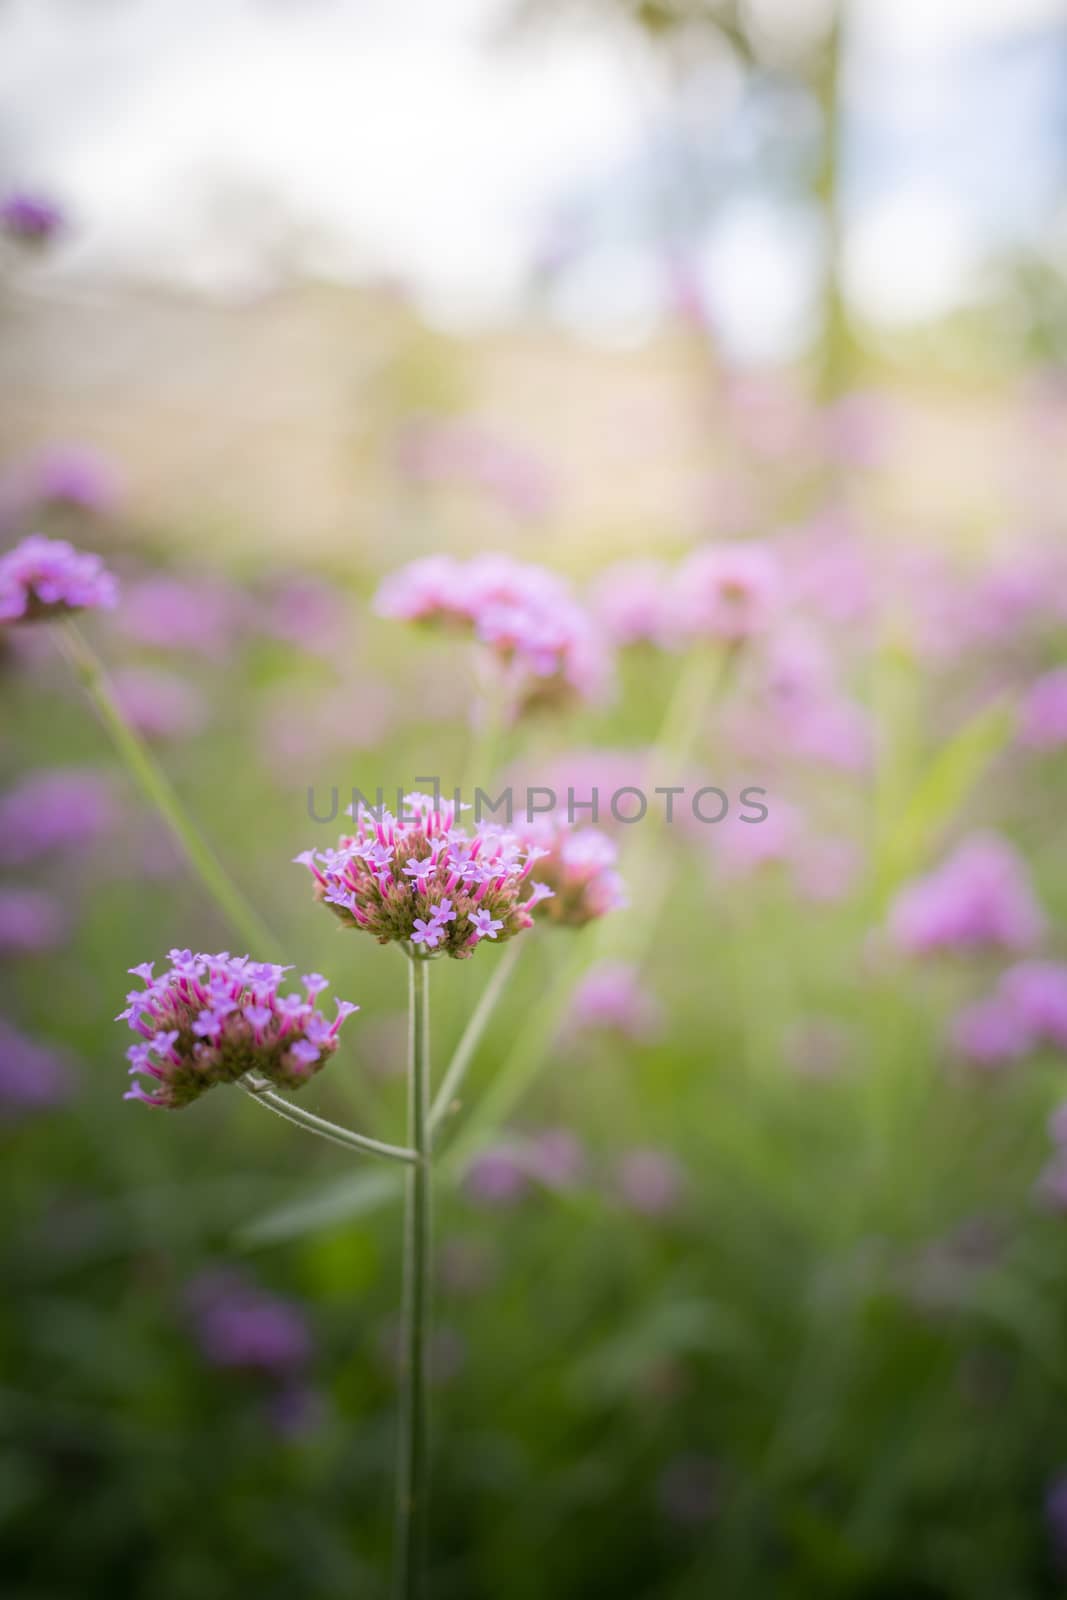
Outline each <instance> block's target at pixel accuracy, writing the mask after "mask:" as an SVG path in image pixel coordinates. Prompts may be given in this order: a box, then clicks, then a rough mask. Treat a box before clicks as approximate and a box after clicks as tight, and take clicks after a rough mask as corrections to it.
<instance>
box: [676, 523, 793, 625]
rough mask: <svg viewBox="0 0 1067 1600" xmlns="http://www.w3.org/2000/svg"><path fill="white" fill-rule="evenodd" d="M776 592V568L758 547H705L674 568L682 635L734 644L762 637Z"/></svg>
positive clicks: (753, 545)
mask: <svg viewBox="0 0 1067 1600" xmlns="http://www.w3.org/2000/svg"><path fill="white" fill-rule="evenodd" d="M778 592H779V572H778V563H777V561H776V560H775V558H774V557H773V556H772V555H771V553H770V551H769V550H767V549H766V548H765V547H764V546H763V545H759V544H721V545H709V546H708V547H706V548H705V549H703V550H697V551H695V552H694V553H693V555H691V556H690V557H689V558H688V560H686V561H683V562H682V565H681V566H680V567H679V569H678V573H677V576H676V579H675V587H674V607H673V609H674V613H675V616H676V619H677V623H678V626H679V628H680V629H681V631H682V632H683V634H687V635H688V636H689V637H691V638H711V639H723V640H726V641H728V642H730V643H739V642H740V641H741V640H744V639H749V638H751V637H752V636H753V635H754V634H760V633H763V632H765V630H766V629H767V627H768V625H769V623H770V621H771V618H772V616H773V613H774V608H775V605H776V602H777V599H778Z"/></svg>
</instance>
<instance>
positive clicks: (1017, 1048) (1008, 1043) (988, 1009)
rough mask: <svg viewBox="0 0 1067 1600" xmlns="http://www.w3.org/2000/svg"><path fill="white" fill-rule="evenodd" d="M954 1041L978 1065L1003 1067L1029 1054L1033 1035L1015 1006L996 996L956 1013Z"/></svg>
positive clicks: (964, 1054)
mask: <svg viewBox="0 0 1067 1600" xmlns="http://www.w3.org/2000/svg"><path fill="white" fill-rule="evenodd" d="M952 1041H953V1044H954V1046H955V1048H956V1050H957V1051H958V1053H959V1054H960V1055H962V1056H964V1057H966V1059H967V1060H968V1061H971V1062H973V1063H974V1065H975V1066H978V1067H1003V1066H1006V1065H1008V1064H1009V1063H1010V1062H1012V1061H1018V1060H1020V1059H1021V1058H1022V1057H1023V1056H1024V1055H1026V1053H1027V1051H1028V1050H1029V1049H1030V1048H1031V1043H1032V1035H1031V1033H1030V1030H1029V1029H1028V1028H1027V1027H1026V1025H1025V1023H1024V1022H1023V1020H1022V1018H1021V1017H1020V1016H1019V1013H1018V1011H1017V1010H1016V1009H1015V1007H1014V1006H1012V1005H1009V1004H1008V1003H1007V1002H1006V1001H1005V1000H1004V998H1003V997H1002V996H1000V995H993V996H991V997H990V998H989V999H986V1000H978V1001H976V1002H975V1003H974V1004H973V1005H969V1006H965V1007H964V1009H963V1010H962V1011H960V1012H958V1013H957V1014H956V1017H955V1019H954V1021H953V1024H952Z"/></svg>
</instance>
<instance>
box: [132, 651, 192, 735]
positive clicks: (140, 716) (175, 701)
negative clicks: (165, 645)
mask: <svg viewBox="0 0 1067 1600" xmlns="http://www.w3.org/2000/svg"><path fill="white" fill-rule="evenodd" d="M111 686H112V688H113V689H114V691H115V698H116V700H117V701H118V704H119V707H120V709H121V711H122V714H123V716H124V717H125V718H126V720H127V722H130V723H132V724H133V726H134V727H135V728H136V729H137V731H138V733H140V734H142V735H143V736H144V737H145V738H146V739H187V738H189V737H190V736H191V735H192V734H194V733H198V732H199V731H200V729H201V728H202V727H203V726H204V724H205V723H206V721H207V717H208V708H207V702H206V700H205V699H204V696H203V695H202V694H201V693H200V691H199V690H198V689H197V688H196V687H195V686H194V685H193V684H191V683H189V682H188V681H187V680H186V679H185V678H180V677H179V676H178V674H177V673H175V672H165V671H163V670H162V669H161V668H157V667H127V668H125V669H124V670H123V671H121V672H116V673H115V675H114V677H113V678H112V680H111Z"/></svg>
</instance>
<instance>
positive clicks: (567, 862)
mask: <svg viewBox="0 0 1067 1600" xmlns="http://www.w3.org/2000/svg"><path fill="white" fill-rule="evenodd" d="M518 831H519V834H520V837H521V838H522V840H523V842H524V843H525V845H526V847H527V849H529V850H535V851H537V853H538V854H539V856H540V857H541V859H540V861H539V863H538V868H537V874H538V877H539V878H540V879H541V880H542V883H543V884H544V885H547V887H548V889H549V890H551V895H548V894H545V895H544V896H543V899H542V902H541V905H540V912H539V914H540V916H541V917H542V918H544V920H545V921H547V922H555V923H557V924H559V925H561V926H564V927H569V928H583V927H584V926H585V924H586V923H587V922H592V921H593V920H594V918H596V917H603V916H606V915H607V914H608V912H609V911H622V910H624V909H625V907H626V905H627V899H626V890H625V887H624V885H623V881H622V878H621V877H620V876H619V873H618V871H617V870H616V863H617V861H618V859H619V852H618V847H617V845H616V844H615V841H614V840H613V839H609V838H608V836H607V834H606V833H601V831H600V829H599V828H573V827H571V825H570V823H569V822H568V821H567V818H566V815H565V814H564V813H563V812H557V813H556V814H555V815H554V816H550V817H535V818H534V819H533V820H532V821H530V822H524V823H523V824H521V825H520V827H519V830H518Z"/></svg>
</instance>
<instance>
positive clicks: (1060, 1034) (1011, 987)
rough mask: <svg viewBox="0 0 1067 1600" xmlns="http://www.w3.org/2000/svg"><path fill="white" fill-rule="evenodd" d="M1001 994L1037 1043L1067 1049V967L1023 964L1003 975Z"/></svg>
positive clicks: (1050, 963)
mask: <svg viewBox="0 0 1067 1600" xmlns="http://www.w3.org/2000/svg"><path fill="white" fill-rule="evenodd" d="M998 993H999V994H1000V996H1001V997H1002V999H1003V1000H1004V1001H1005V1002H1006V1004H1008V1005H1009V1006H1011V1008H1012V1009H1013V1010H1014V1011H1015V1012H1016V1014H1017V1015H1018V1017H1019V1019H1020V1021H1021V1023H1022V1025H1023V1026H1024V1027H1025V1028H1026V1029H1027V1030H1028V1032H1029V1033H1030V1034H1031V1035H1032V1037H1033V1039H1034V1040H1035V1041H1037V1042H1040V1043H1042V1044H1049V1045H1052V1046H1054V1047H1055V1048H1057V1049H1059V1050H1067V965H1065V964H1064V963H1063V962H1060V961H1020V962H1018V963H1017V964H1016V965H1015V966H1014V967H1009V968H1008V970H1007V972H1005V973H1004V974H1003V975H1002V977H1001V979H1000V983H999V985H998Z"/></svg>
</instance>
